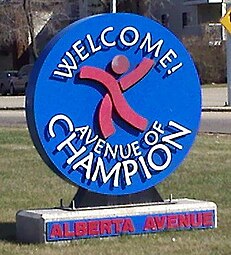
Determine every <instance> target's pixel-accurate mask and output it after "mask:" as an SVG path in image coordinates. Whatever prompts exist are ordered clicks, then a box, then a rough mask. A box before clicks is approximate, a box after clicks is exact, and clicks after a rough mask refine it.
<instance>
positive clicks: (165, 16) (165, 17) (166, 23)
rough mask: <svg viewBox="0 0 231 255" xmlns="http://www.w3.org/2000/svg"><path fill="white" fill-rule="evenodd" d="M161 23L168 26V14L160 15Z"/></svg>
mask: <svg viewBox="0 0 231 255" xmlns="http://www.w3.org/2000/svg"><path fill="white" fill-rule="evenodd" d="M161 23H162V25H163V26H165V27H169V15H168V14H162V15H161Z"/></svg>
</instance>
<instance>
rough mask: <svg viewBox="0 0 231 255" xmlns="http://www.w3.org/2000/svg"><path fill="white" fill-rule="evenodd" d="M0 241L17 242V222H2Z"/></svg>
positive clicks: (0, 223)
mask: <svg viewBox="0 0 231 255" xmlns="http://www.w3.org/2000/svg"><path fill="white" fill-rule="evenodd" d="M0 241H8V242H13V243H15V242H16V223H15V222H0Z"/></svg>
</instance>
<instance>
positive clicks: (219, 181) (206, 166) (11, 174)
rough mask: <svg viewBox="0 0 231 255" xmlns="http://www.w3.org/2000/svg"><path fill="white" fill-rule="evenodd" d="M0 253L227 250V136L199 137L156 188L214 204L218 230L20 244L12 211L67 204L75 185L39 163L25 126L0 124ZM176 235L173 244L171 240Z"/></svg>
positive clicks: (230, 238) (230, 198) (230, 180)
mask: <svg viewBox="0 0 231 255" xmlns="http://www.w3.org/2000/svg"><path fill="white" fill-rule="evenodd" d="M0 178H1V179H0V194H1V197H0V254H1V255H9V254H12V255H17V254H20V255H29V254H36V255H38V254H41V255H51V254H54V255H59V254H65V255H72V254H75V255H81V254H84V255H88V254H91V255H94V254H97V255H100V254H104V255H107V254H121V255H127V254H131V255H134V254H138V255H142V254H147V255H150V254H158V255H160V254H168V255H174V254H177V255H181V254H182V255H185V254H193V255H195V254H196V255H197V254H201V255H207V254H211V255H219V254H222V255H225V254H227V255H230V254H231V229H230V228H231V195H230V189H231V136H228V135H207V134H203V135H199V136H198V137H197V141H196V143H195V145H194V147H193V149H192V151H191V153H190V154H189V156H188V157H187V159H186V160H185V162H184V163H183V164H182V165H181V167H180V168H179V169H178V170H177V171H176V172H175V173H174V174H172V175H171V176H170V177H169V178H168V179H167V180H166V181H164V182H163V183H161V184H160V185H158V186H157V189H158V191H159V192H160V194H161V195H162V196H163V198H167V197H168V196H169V194H170V193H172V194H173V196H174V197H175V198H183V197H188V198H196V199H202V200H208V201H214V202H215V203H216V204H217V205H218V228H217V229H213V230H196V231H178V232H165V233H158V234H151V235H144V236H133V237H132V236H122V237H118V238H111V239H92V240H81V241H75V242H73V243H69V244H63V245H54V244H53V245H52V244H49V245H43V244H40V245H28V244H19V243H17V242H16V237H15V214H16V212H17V211H18V210H20V209H29V208H42V207H52V206H57V205H59V199H60V198H63V199H64V202H66V204H68V203H69V201H70V199H71V198H72V197H73V196H74V194H75V191H76V188H75V187H72V186H71V185H69V184H67V183H66V182H64V181H63V180H61V179H60V178H59V177H57V176H56V175H55V174H53V172H52V171H50V170H49V169H48V167H47V166H46V165H45V164H44V163H43V162H42V160H41V159H40V156H39V155H38V153H37V152H36V150H35V149H34V147H33V145H32V142H31V140H30V138H29V135H28V131H27V130H26V129H24V128H8V129H7V128H0ZM173 237H174V238H175V242H173V241H172V238H173Z"/></svg>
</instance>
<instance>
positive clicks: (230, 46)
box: [226, 4, 231, 106]
mask: <svg viewBox="0 0 231 255" xmlns="http://www.w3.org/2000/svg"><path fill="white" fill-rule="evenodd" d="M230 6H231V5H230V4H227V5H226V10H228V9H229V8H230ZM226 63H227V89H228V93H227V94H228V106H231V35H230V34H229V33H228V32H227V37H226Z"/></svg>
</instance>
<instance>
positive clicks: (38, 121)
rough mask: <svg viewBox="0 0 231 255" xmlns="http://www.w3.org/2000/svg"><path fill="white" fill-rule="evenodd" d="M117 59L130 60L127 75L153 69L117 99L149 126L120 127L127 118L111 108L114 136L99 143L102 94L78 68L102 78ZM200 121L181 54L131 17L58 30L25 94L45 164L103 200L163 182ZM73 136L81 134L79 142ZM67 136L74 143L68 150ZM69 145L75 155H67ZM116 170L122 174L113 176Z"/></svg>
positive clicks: (101, 18)
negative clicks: (148, 63)
mask: <svg viewBox="0 0 231 255" xmlns="http://www.w3.org/2000/svg"><path fill="white" fill-rule="evenodd" d="M86 28H87V31H86ZM102 34H103V35H104V36H103V37H102ZM88 35H90V36H88ZM136 37H137V38H138V40H136ZM100 38H101V42H99V41H100ZM102 38H103V39H104V41H103V40H102ZM86 40H87V42H86ZM91 43H94V45H93V44H91ZM114 44H115V45H114ZM86 45H87V46H86ZM99 47H101V48H100V50H98V49H99ZM93 51H94V52H93ZM77 53H78V54H77ZM76 54H77V55H78V56H76ZM121 54H122V55H124V56H125V57H126V58H127V59H128V60H129V63H130V67H129V70H128V73H131V72H132V71H134V70H135V69H136V67H137V66H139V65H140V63H142V61H143V60H144V59H149V60H150V59H152V60H153V61H154V66H153V68H152V69H151V70H150V71H149V73H148V74H147V75H146V76H145V77H144V78H142V79H141V80H139V81H138V82H137V83H136V84H135V85H134V86H132V87H131V88H130V89H129V90H127V91H125V92H123V94H122V92H121V94H122V96H123V98H124V99H125V101H126V102H127V104H128V105H129V106H130V107H131V109H132V110H133V111H134V112H135V113H137V115H139V116H141V117H143V118H145V119H146V120H147V123H148V125H147V127H146V129H145V130H144V131H143V130H142V131H140V130H137V129H136V128H134V127H132V126H131V125H130V126H129V125H128V123H127V120H126V121H125V118H126V114H123V115H122V114H120V112H119V110H118V108H116V110H115V109H114V108H113V113H112V116H111V118H112V121H111V122H112V125H114V128H115V133H114V134H113V135H111V136H110V137H108V138H106V139H103V138H102V137H101V136H100V132H99V131H100V130H99V127H98V126H97V125H96V123H98V122H99V116H98V115H97V109H98V106H99V105H98V104H99V102H101V100H102V99H104V98H105V97H106V94H107V93H108V91H107V89H106V88H105V87H102V84H100V85H99V83H98V81H96V80H89V79H82V78H81V72H82V71H81V70H83V69H81V68H84V67H94V68H98V69H100V70H103V71H104V72H106V71H107V68H108V65H109V63H111V61H112V60H113V58H114V57H115V56H118V55H121ZM75 61H76V62H75ZM66 63H68V65H69V66H72V68H71V70H70V69H69V70H68V69H67V68H66V69H65V68H64V67H65V65H67V64H66ZM60 73H63V75H60ZM65 73H66V75H65ZM68 75H69V76H70V77H67V76H68ZM110 75H111V76H112V74H111V73H110ZM126 75H127V74H125V75H124V76H123V75H122V77H120V78H121V79H122V78H123V77H125V76H126ZM83 76H84V75H83ZM111 76H110V77H111ZM109 99H110V100H111V101H110V100H109V101H110V102H109V103H111V104H112V107H115V102H116V100H115V101H113V100H114V99H113V97H112V95H111V94H110V97H109ZM109 105H110V104H109ZM114 113H116V114H114ZM200 113H201V95H200V84H199V78H198V75H197V72H196V68H195V66H194V64H193V62H192V60H191V57H190V55H189V54H188V52H187V51H186V49H185V48H184V46H183V45H182V43H181V42H180V41H179V40H178V39H177V38H176V37H175V36H174V35H173V34H172V33H171V32H170V31H168V30H167V29H166V28H164V27H162V26H161V25H160V24H158V23H157V22H155V21H152V20H150V19H147V18H144V17H141V16H138V15H134V14H122V13H118V14H102V15H97V16H93V17H89V18H86V19H83V20H80V21H77V22H75V23H73V24H72V25H70V26H68V27H67V28H65V29H64V30H63V31H62V32H60V33H59V34H58V35H57V36H56V37H55V38H54V39H53V40H52V41H51V42H50V43H49V44H48V46H47V47H46V48H45V50H44V51H43V53H42V54H41V56H40V57H39V59H38V61H37V62H36V64H35V67H34V69H33V72H32V75H31V77H30V81H29V85H28V88H27V97H26V116H27V122H28V127H29V130H30V133H31V136H32V140H33V141H34V144H35V146H36V148H37V149H38V151H39V153H40V155H41V156H42V158H43V159H44V161H45V162H46V163H47V164H48V166H49V167H50V168H51V169H52V170H53V171H54V172H55V173H56V174H58V175H60V176H61V177H62V178H64V179H66V180H67V181H69V182H71V183H72V184H74V185H77V186H82V187H83V188H86V189H89V190H91V191H94V192H98V193H103V194H109V195H110V194H111V195H124V194H131V193H136V192H139V191H142V190H145V189H148V188H150V187H152V186H154V185H156V184H158V183H160V182H161V181H163V180H164V179H165V178H167V177H168V176H169V175H170V174H171V173H172V172H173V171H174V170H175V169H176V168H177V167H178V166H179V164H180V163H181V162H182V161H183V159H184V158H185V157H186V155H187V154H188V152H189V149H190V148H191V146H192V144H193V142H194V140H195V137H196V135H197V132H198V127H199V122H200ZM57 116H60V118H56V117H57ZM51 123H52V124H53V125H52V124H51ZM106 124H107V123H106ZM106 124H105V123H103V125H106ZM133 125H134V124H133ZM86 126H89V129H88V132H87V133H84V135H83V132H85V131H83V129H82V130H81V127H86ZM76 129H78V130H80V131H79V133H78V134H77V132H76ZM141 129H142V128H141ZM51 131H52V132H53V136H52V134H51V133H52V132H51ZM74 133H75V134H74ZM74 135H76V137H74ZM81 135H82V136H84V138H83V139H81V138H80V137H81ZM87 135H89V136H88V140H86V139H87ZM97 135H99V137H101V138H99V139H101V140H100V141H99V139H98V140H97V141H99V143H98V144H96V142H95V143H93V142H92V143H90V142H89V140H91V139H93V138H94V137H96V136H97ZM71 136H72V137H74V138H73V139H72V140H69V141H71V142H68V141H67V139H68V138H70V137H71ZM155 139H156V142H155ZM87 142H88V144H87ZM71 144H72V145H73V144H74V145H75V146H76V147H75V148H74V149H71V148H70V147H71ZM86 144H87V146H86ZM103 144H108V146H109V147H110V146H111V148H113V149H115V146H118V148H120V147H119V146H120V145H121V146H122V150H124V153H125V154H126V152H127V151H128V150H129V149H130V150H132V153H131V156H130V157H129V159H128V160H125V159H126V157H125V156H124V157H122V156H121V155H122V154H121V152H120V153H118V155H117V158H114V159H108V158H107V157H105V156H104V155H105V154H104V153H105V151H103V150H101V148H102V147H103ZM62 145H63V146H62ZM58 146H59V147H58ZM84 146H85V147H86V148H87V152H86V154H84V153H82V154H81V155H80V156H79V157H78V159H76V158H75V160H73V161H72V160H71V159H70V158H71V157H72V156H73V153H76V154H77V152H76V151H79V150H81V149H84ZM97 146H98V147H97ZM95 147H97V149H95ZM58 148H59V149H60V148H61V149H60V150H58ZM104 149H105V148H104ZM109 149H110V148H109ZM109 149H108V150H109ZM74 150H75V151H74ZM118 150H119V149H118ZM91 152H93V154H94V155H93V159H92V158H91V154H90V153H91ZM88 156H89V157H88ZM110 156H111V157H112V155H110ZM140 156H141V158H140ZM98 158H101V159H102V161H103V163H102V162H101V161H100V160H98V161H97V159H98ZM68 160H69V161H68ZM81 160H82V161H81ZM84 160H85V161H84ZM89 160H92V161H93V163H92V165H93V167H92V169H91V170H90V172H89V173H88V174H89V175H90V177H89V176H88V177H89V178H88V177H87V174H86V169H84V167H85V166H86V164H88V163H87V162H88V161H89ZM67 162H69V163H70V162H71V163H70V164H68V163H67ZM118 162H119V163H118ZM136 162H138V163H136ZM78 163H79V164H78ZM117 163H118V165H117ZM97 164H98V165H97ZM102 164H104V166H103V167H104V168H105V169H106V170H105V174H106V175H107V176H109V173H110V172H109V171H112V169H115V172H113V174H114V176H113V178H110V180H108V179H107V178H106V177H107V176H106V177H105V178H104V179H103V175H102V174H103V170H102ZM136 164H137V165H136ZM74 166H75V167H76V169H74ZM97 166H98V168H99V167H101V168H100V171H101V175H100V173H98V175H97V178H94V173H95V175H96V174H97V173H96V171H95V170H94V169H95V168H97ZM114 167H115V168H114ZM116 167H118V168H119V167H120V168H121V169H120V170H118V171H117V170H116ZM136 167H138V170H137V169H136ZM85 168H86V167H85ZM122 168H123V169H122ZM98 170H99V169H98ZM125 170H126V171H125ZM94 171H95V172H94ZM119 171H120V173H119V174H120V176H119V177H118V178H117V180H116V174H117V173H118V172H119ZM133 173H134V174H133Z"/></svg>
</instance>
